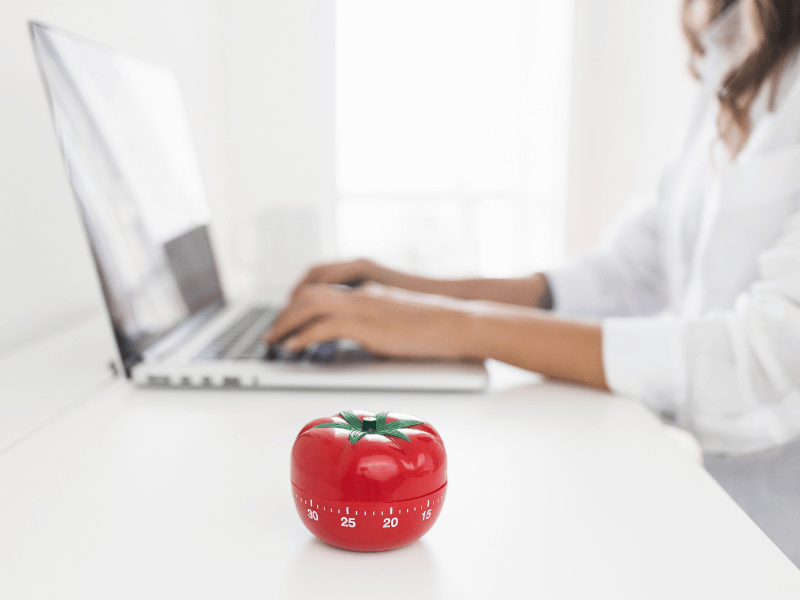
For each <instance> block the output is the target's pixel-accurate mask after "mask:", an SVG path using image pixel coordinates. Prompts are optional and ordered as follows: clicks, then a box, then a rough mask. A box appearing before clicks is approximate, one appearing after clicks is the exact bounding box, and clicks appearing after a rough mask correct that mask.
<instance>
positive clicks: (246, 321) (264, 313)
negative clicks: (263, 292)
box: [197, 306, 340, 362]
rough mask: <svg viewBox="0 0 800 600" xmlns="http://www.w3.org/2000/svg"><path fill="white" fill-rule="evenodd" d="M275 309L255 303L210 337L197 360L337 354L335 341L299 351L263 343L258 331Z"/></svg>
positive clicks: (318, 358)
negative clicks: (218, 333) (223, 329)
mask: <svg viewBox="0 0 800 600" xmlns="http://www.w3.org/2000/svg"><path fill="white" fill-rule="evenodd" d="M278 312H279V311H278V310H277V309H275V308H271V307H268V306H255V307H253V308H251V309H250V310H248V311H247V312H245V313H244V314H243V315H242V316H241V317H240V318H239V320H238V321H236V322H235V323H233V324H232V325H231V326H230V327H228V329H226V330H225V331H223V332H222V333H221V334H220V335H218V336H217V337H216V338H214V339H213V340H212V341H211V343H209V344H208V345H207V346H206V347H205V348H203V349H202V350H201V351H200V353H199V354H198V355H197V358H198V359H201V360H262V359H263V360H270V361H273V360H282V361H302V360H308V361H310V362H332V361H334V360H337V359H338V358H339V354H340V353H339V350H338V347H337V344H336V343H335V342H324V343H322V344H318V345H316V346H314V347H313V348H308V349H307V350H305V351H303V352H296V353H292V352H288V351H287V350H285V349H284V348H283V347H282V346H271V347H267V345H266V344H264V342H262V341H261V334H262V333H264V330H265V329H266V328H267V327H269V325H270V323H272V321H273V320H275V317H277V316H278Z"/></svg>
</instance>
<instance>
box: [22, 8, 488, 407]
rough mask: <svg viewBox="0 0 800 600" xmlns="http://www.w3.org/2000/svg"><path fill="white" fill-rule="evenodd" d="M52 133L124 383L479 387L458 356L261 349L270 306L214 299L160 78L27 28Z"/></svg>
mask: <svg viewBox="0 0 800 600" xmlns="http://www.w3.org/2000/svg"><path fill="white" fill-rule="evenodd" d="M29 26H30V34H31V39H32V42H33V48H34V52H35V54H36V58H37V61H38V63H39V69H40V71H41V74H42V78H43V80H44V84H45V88H46V91H47V95H48V98H49V101H50V108H51V113H52V117H53V122H54V125H55V131H56V135H57V137H58V140H59V142H60V145H61V151H62V155H63V158H64V163H65V166H66V169H67V174H68V177H69V181H70V184H71V186H72V189H73V192H74V196H75V198H76V200H77V205H78V208H79V210H80V214H81V217H82V220H83V224H84V226H85V229H86V233H87V236H88V238H89V244H90V247H91V251H92V255H93V258H94V262H95V265H96V267H97V273H98V275H99V278H100V283H101V286H102V290H103V295H104V297H105V301H106V306H107V308H108V314H109V317H110V321H111V325H112V328H113V332H114V337H115V339H116V343H117V347H118V348H119V353H120V359H121V363H122V366H123V368H124V371H125V374H126V376H127V377H128V378H130V379H131V380H133V382H135V383H136V384H137V385H140V386H158V387H181V388H219V387H222V388H243V389H260V388H324V389H375V390H442V391H467V390H480V389H483V388H484V387H485V386H486V383H487V374H486V370H485V368H484V366H483V364H482V363H480V362H469V361H463V362H461V361H423V360H411V361H409V360H395V359H384V358H378V357H375V356H371V355H370V354H368V353H366V352H364V351H363V350H362V349H361V348H359V347H358V346H357V345H356V344H353V343H352V342H348V341H347V340H338V341H332V342H328V343H325V344H320V345H319V346H317V347H315V348H311V349H309V350H307V351H306V352H303V353H302V354H300V355H290V354H287V353H285V352H282V351H281V350H280V349H275V348H266V347H265V346H264V344H263V343H262V342H261V340H260V335H261V333H262V332H263V331H264V330H265V329H266V328H267V327H268V326H269V324H270V323H271V322H272V320H273V319H274V318H275V316H276V315H277V314H278V312H279V309H278V308H277V307H274V306H267V305H237V304H236V303H231V302H228V301H226V299H225V294H224V291H223V289H222V284H221V282H220V279H219V276H218V272H217V266H216V261H215V258H214V251H213V248H212V244H211V241H210V236H209V220H210V214H209V209H208V204H207V201H206V192H205V186H204V184H203V178H202V175H201V173H200V168H199V163H198V160H197V156H196V152H195V149H194V146H193V142H192V136H191V132H190V130H189V125H188V119H187V116H186V111H185V108H184V104H183V99H182V97H181V93H180V89H179V86H178V82H177V79H176V78H175V76H174V75H173V74H172V73H171V72H170V71H169V70H167V69H165V68H163V67H160V66H156V65H152V64H149V63H146V62H144V61H141V60H138V59H136V58H133V57H131V56H129V55H127V54H123V53H119V52H114V51H112V50H109V49H107V48H103V47H101V46H98V45H96V44H94V43H91V42H89V41H86V40H83V39H81V38H79V37H77V36H75V35H72V34H70V33H67V32H65V31H62V30H58V29H55V28H52V27H49V26H46V25H43V24H40V23H36V22H31V23H30V24H29Z"/></svg>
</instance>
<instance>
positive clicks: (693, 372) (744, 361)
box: [602, 213, 800, 454]
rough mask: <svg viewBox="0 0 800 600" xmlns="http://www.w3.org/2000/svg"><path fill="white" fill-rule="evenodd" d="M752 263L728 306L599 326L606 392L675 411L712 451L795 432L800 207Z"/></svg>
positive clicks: (799, 393)
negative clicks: (755, 271)
mask: <svg viewBox="0 0 800 600" xmlns="http://www.w3.org/2000/svg"><path fill="white" fill-rule="evenodd" d="M758 266H759V279H758V280H757V281H756V282H755V283H753V284H752V285H751V286H750V288H749V289H747V290H746V291H744V292H743V293H742V294H740V295H739V296H738V297H737V299H736V302H735V304H734V306H733V307H732V308H730V309H728V310H719V311H713V312H710V313H708V314H705V315H702V316H699V317H693V318H682V317H677V316H672V317H649V318H628V319H625V318H607V319H604V320H603V322H602V328H603V365H604V369H605V373H606V379H607V381H608V383H609V386H610V387H611V389H612V390H613V391H614V392H616V393H621V394H626V395H631V396H635V397H637V398H640V399H642V400H643V401H644V402H645V403H646V404H648V405H649V406H651V407H652V408H653V409H654V410H656V411H658V412H660V413H661V414H665V415H669V416H671V417H673V418H674V419H675V420H676V421H677V422H678V424H680V425H681V426H683V427H685V428H687V429H689V430H691V431H693V432H694V433H695V435H696V436H697V437H698V439H699V440H700V442H701V443H702V444H703V447H704V449H705V450H706V451H709V452H719V453H729V454H740V453H750V452H756V451H759V450H763V449H766V448H770V447H774V446H776V445H780V444H783V443H786V442H787V441H789V440H791V439H793V438H796V437H798V436H800V213H798V214H795V215H794V216H793V217H792V218H791V219H790V220H789V221H788V223H787V227H786V230H785V232H784V234H783V235H782V236H781V237H780V238H779V239H778V240H777V242H776V243H775V244H774V245H773V246H772V247H771V248H769V249H768V250H765V251H764V252H763V253H761V255H760V256H759V261H758Z"/></svg>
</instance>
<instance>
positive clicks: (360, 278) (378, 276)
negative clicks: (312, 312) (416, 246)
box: [292, 258, 390, 297]
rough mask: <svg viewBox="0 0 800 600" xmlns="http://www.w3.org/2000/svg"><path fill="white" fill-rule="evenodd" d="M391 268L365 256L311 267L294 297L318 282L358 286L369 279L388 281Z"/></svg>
mask: <svg viewBox="0 0 800 600" xmlns="http://www.w3.org/2000/svg"><path fill="white" fill-rule="evenodd" d="M389 272H390V271H389V269H386V268H384V267H380V266H378V265H377V264H376V263H374V262H372V261H371V260H367V259H365V258H360V259H358V260H348V261H343V262H334V263H326V264H321V265H315V266H313V267H311V268H310V269H309V270H308V271H307V272H306V274H305V275H304V276H303V278H302V279H301V280H300V281H299V282H298V283H297V285H296V286H295V288H294V290H293V291H292V297H294V296H295V295H297V293H298V292H299V291H300V290H301V289H303V288H304V287H306V286H309V285H316V284H341V285H350V286H357V285H361V284H362V283H366V282H367V281H374V282H376V283H386V282H385V281H383V280H384V279H386V275H387V274H388V273H389Z"/></svg>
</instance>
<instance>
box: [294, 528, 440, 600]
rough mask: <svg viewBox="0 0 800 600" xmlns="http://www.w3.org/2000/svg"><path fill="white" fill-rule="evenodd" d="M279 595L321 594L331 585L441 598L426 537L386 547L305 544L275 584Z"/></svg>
mask: <svg viewBox="0 0 800 600" xmlns="http://www.w3.org/2000/svg"><path fill="white" fill-rule="evenodd" d="M280 585H281V589H280V597H281V598H301V599H303V600H307V599H308V598H326V597H329V596H330V591H331V588H334V587H335V588H341V587H344V588H350V589H352V590H353V597H359V596H366V597H378V598H381V600H384V599H386V600H389V599H392V598H398V599H399V598H403V599H404V600H408V599H409V598H414V599H415V600H416V599H420V600H425V599H427V598H438V597H441V591H442V590H441V582H440V580H439V577H438V571H437V568H436V559H435V557H434V555H433V552H432V551H431V550H430V548H429V547H428V545H427V544H426V542H425V540H424V539H422V540H419V541H417V542H414V543H413V544H411V545H409V546H406V547H405V548H399V549H397V550H389V551H387V552H350V551H348V550H341V549H339V548H334V547H333V546H329V545H328V544H326V543H325V542H322V541H320V540H318V539H317V538H311V539H309V540H308V541H307V542H306V543H304V544H303V545H302V546H301V547H300V548H299V549H298V550H297V553H296V554H295V556H294V557H293V558H292V560H291V565H290V567H289V569H288V572H287V573H286V578H285V579H284V580H283V581H282V582H281V583H280Z"/></svg>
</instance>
